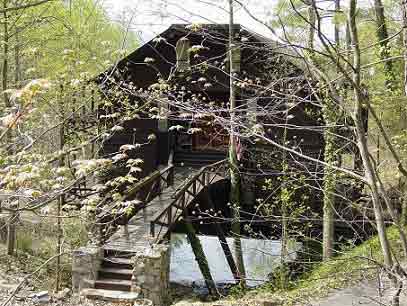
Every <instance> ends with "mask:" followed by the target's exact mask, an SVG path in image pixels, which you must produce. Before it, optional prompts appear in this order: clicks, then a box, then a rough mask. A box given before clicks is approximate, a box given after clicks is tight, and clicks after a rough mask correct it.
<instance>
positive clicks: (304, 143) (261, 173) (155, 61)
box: [98, 24, 358, 210]
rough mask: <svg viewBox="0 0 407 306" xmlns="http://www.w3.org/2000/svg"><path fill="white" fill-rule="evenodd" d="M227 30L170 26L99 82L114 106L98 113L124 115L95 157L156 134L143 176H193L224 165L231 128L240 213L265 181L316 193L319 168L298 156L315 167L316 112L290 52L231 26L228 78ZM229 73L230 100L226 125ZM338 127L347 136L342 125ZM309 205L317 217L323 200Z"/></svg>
mask: <svg viewBox="0 0 407 306" xmlns="http://www.w3.org/2000/svg"><path fill="white" fill-rule="evenodd" d="M228 31H229V27H228V25H219V24H216V25H215V24H206V25H184V24H175V25H172V26H170V27H169V28H168V29H167V30H165V31H164V32H163V33H161V34H160V35H158V36H157V37H155V38H153V39H152V40H150V41H149V42H147V43H145V44H144V45H142V46H140V48H138V49H137V50H135V51H134V52H133V53H131V54H129V55H128V56H127V57H125V58H123V59H122V60H121V61H119V62H118V63H117V64H116V65H114V66H113V67H112V68H111V69H109V70H107V71H106V72H104V73H103V74H101V75H100V76H99V78H98V83H99V86H100V88H101V91H102V92H103V93H104V95H105V96H106V97H108V98H111V100H112V101H113V103H109V105H108V107H105V108H104V109H103V110H102V112H104V113H105V114H106V113H107V114H109V113H114V112H120V113H122V114H123V113H129V120H127V121H126V122H124V123H123V124H122V126H123V127H124V130H122V131H119V132H117V133H115V134H114V135H113V137H111V138H110V139H109V140H107V141H106V142H105V143H104V145H103V154H105V155H109V154H114V153H115V152H118V151H119V148H120V147H121V146H122V145H125V144H134V143H136V142H139V143H143V142H144V143H145V142H146V139H147V138H148V135H151V134H154V135H155V141H152V142H149V143H148V144H146V145H143V146H142V147H141V148H140V150H139V151H138V152H137V154H138V156H139V157H141V158H142V159H143V160H144V165H143V171H144V174H145V175H147V174H148V173H150V172H152V171H154V170H156V169H158V168H159V167H160V165H167V164H168V162H169V160H170V161H171V162H172V163H174V164H175V165H176V166H183V167H192V168H194V167H200V166H204V165H208V164H211V163H214V162H216V161H220V160H222V159H225V158H226V157H227V154H228V145H229V139H230V132H231V129H233V133H234V134H235V135H236V139H237V141H236V143H237V148H236V149H237V151H238V158H239V162H240V166H241V169H240V170H241V174H242V179H243V186H244V187H243V188H244V190H245V192H244V195H245V196H244V197H243V199H244V202H245V205H246V206H254V204H255V199H257V198H259V197H263V196H264V192H263V190H264V188H262V185H264V183H265V180H266V179H269V180H270V178H276V177H279V176H281V175H283V174H284V173H289V172H295V173H296V175H303V176H304V177H305V180H306V183H304V182H303V184H309V185H312V186H321V180H322V177H323V173H324V169H323V167H322V166H321V164H320V163H317V162H314V161H312V160H310V159H307V158H303V157H301V155H302V154H303V155H306V156H309V157H312V158H314V159H317V160H323V157H324V129H323V128H322V126H323V118H322V114H321V103H320V101H318V99H317V97H316V95H315V93H314V91H313V88H312V86H311V85H310V84H312V80H310V79H308V75H307V72H306V70H305V68H303V67H302V65H301V63H300V60H299V56H298V55H297V54H296V50H294V49H292V48H291V47H289V46H285V45H282V44H280V43H277V42H275V41H273V40H270V39H268V38H265V37H263V36H261V35H259V34H256V33H254V32H252V31H250V30H247V29H245V28H243V27H242V26H240V25H235V26H234V28H233V33H234V37H233V39H234V43H233V50H232V52H231V53H232V63H233V68H234V69H233V71H232V72H230V69H229V65H230V59H229V54H230V52H229V47H228V39H229V36H228ZM230 73H232V75H233V78H234V85H235V86H234V87H235V89H236V101H237V106H236V108H235V109H234V110H233V113H234V121H233V123H231V120H230V114H231V112H230V106H229V97H230ZM117 93H119V95H118V94H117ZM117 96H120V99H118V98H116V97H117ZM132 116H133V117H132ZM343 128H344V129H345V130H346V131H345V134H346V133H349V126H347V125H346V124H344V126H343ZM279 145H280V146H285V147H289V148H290V149H292V150H293V151H295V152H297V153H298V154H293V153H292V152H287V151H285V150H282V149H280V148H279ZM343 148H344V149H343V151H342V153H340V154H343V155H347V156H349V155H350V156H351V159H352V160H353V165H351V167H355V166H358V165H357V158H354V156H355V154H354V153H353V152H355V147H354V145H353V144H352V142H351V141H350V142H349V143H346V144H344V145H343ZM356 155H357V154H356ZM355 160H356V161H355ZM355 164H356V165H355ZM287 169H290V170H289V171H287ZM226 185H227V184H226ZM225 188H227V186H226V187H225ZM226 190H227V189H224V191H223V196H220V195H218V197H220V198H221V197H225V196H224V195H225V194H227V191H226ZM221 193H222V192H221ZM310 197H311V199H310V200H309V201H310V202H313V203H314V205H317V206H319V209H317V210H320V208H321V203H322V196H321V192H315V191H311V192H310ZM226 198H227V196H226ZM222 201H224V199H223V200H222ZM219 205H220V204H219Z"/></svg>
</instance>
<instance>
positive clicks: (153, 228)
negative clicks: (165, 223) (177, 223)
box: [150, 221, 155, 237]
mask: <svg viewBox="0 0 407 306" xmlns="http://www.w3.org/2000/svg"><path fill="white" fill-rule="evenodd" d="M150 235H151V237H155V224H154V221H151V222H150Z"/></svg>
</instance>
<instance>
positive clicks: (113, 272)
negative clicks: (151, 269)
mask: <svg viewBox="0 0 407 306" xmlns="http://www.w3.org/2000/svg"><path fill="white" fill-rule="evenodd" d="M132 275H133V270H132V269H118V268H117V267H115V268H107V267H102V269H100V270H99V277H100V278H111V279H123V280H131V277H132Z"/></svg>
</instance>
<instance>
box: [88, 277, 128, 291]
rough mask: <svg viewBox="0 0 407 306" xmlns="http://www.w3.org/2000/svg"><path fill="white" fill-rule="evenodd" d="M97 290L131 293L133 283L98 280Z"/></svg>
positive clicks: (106, 279)
mask: <svg viewBox="0 0 407 306" xmlns="http://www.w3.org/2000/svg"><path fill="white" fill-rule="evenodd" d="M95 289H104V290H110V291H128V292H130V289H131V281H130V280H127V279H115V278H98V279H97V280H96V281H95Z"/></svg>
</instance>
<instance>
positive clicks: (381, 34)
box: [373, 0, 395, 89]
mask: <svg viewBox="0 0 407 306" xmlns="http://www.w3.org/2000/svg"><path fill="white" fill-rule="evenodd" d="M373 3H374V9H375V16H376V35H377V39H378V41H379V44H380V54H379V56H380V59H381V60H385V61H384V72H385V76H386V86H387V87H388V88H389V89H392V88H393V87H394V82H395V76H394V72H393V63H392V61H389V60H386V59H388V58H390V46H389V40H388V39H389V34H388V31H387V25H386V17H385V15H384V6H383V3H382V0H374V1H373Z"/></svg>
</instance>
